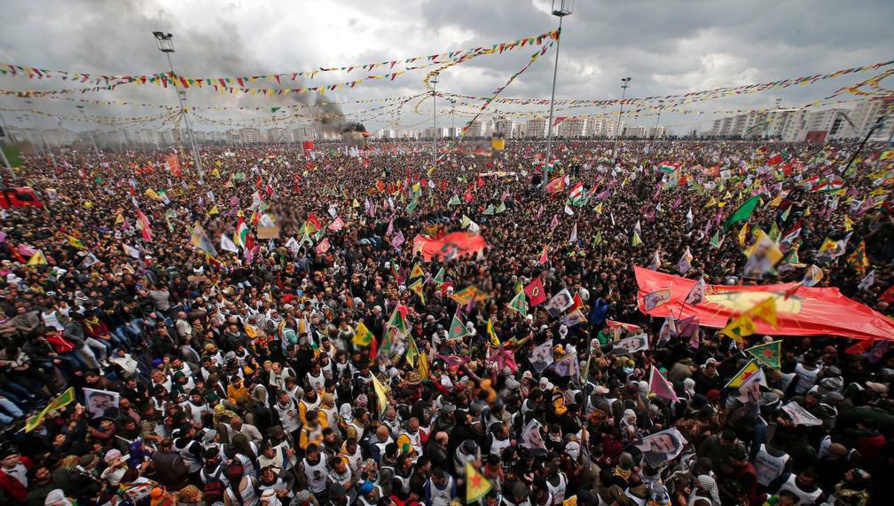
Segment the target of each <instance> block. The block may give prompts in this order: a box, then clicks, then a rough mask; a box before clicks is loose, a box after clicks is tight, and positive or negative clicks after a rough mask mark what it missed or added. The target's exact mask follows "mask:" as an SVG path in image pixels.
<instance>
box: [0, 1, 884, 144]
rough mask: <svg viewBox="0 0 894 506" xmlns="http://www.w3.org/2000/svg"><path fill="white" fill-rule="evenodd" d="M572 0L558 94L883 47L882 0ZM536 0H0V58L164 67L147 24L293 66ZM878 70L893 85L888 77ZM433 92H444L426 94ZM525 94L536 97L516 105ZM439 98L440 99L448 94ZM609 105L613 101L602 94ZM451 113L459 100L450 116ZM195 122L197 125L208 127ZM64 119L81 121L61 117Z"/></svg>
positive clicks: (483, 39) (469, 66)
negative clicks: (626, 81)
mask: <svg viewBox="0 0 894 506" xmlns="http://www.w3.org/2000/svg"><path fill="white" fill-rule="evenodd" d="M575 4H576V5H575V6H574V13H573V14H572V15H571V16H569V17H567V18H565V24H564V30H563V34H562V44H561V54H560V60H559V79H558V85H557V90H556V96H557V98H573V99H615V98H619V97H620V95H621V89H620V79H621V78H622V77H625V76H630V77H632V82H631V85H630V88H629V89H628V90H627V96H628V97H644V96H654V95H669V94H680V93H686V92H690V91H697V90H704V89H711V88H716V87H721V86H738V85H745V84H751V83H759V82H767V81H775V80H780V79H785V78H790V77H798V76H803V75H810V74H814V73H824V72H831V71H834V70H839V69H844V68H848V67H853V66H860V65H865V64H869V63H875V62H882V61H887V60H890V59H894V36H892V35H891V28H890V23H891V20H892V19H894V2H892V1H891V0H857V1H853V2H842V1H840V0H786V1H779V0H747V1H741V0H738V1H727V0H624V1H621V0H616V1H607V0H600V1H597V0H578V1H577V2H575ZM549 11H550V2H547V1H543V0H486V1H484V0H415V1H414V0H317V1H314V2H309V1H306V0H264V1H257V0H256V1H249V0H0V12H2V13H3V17H4V20H5V23H4V28H3V30H2V32H0V63H12V64H18V65H26V66H34V67H40V68H46V69H58V70H70V71H75V72H88V73H106V74H151V73H155V72H163V71H166V70H167V63H166V62H165V60H164V58H163V56H162V55H161V54H160V53H159V52H158V51H157V49H156V42H155V39H154V38H153V36H152V34H151V31H152V30H163V31H166V32H171V33H173V34H174V43H175V47H176V53H175V54H174V55H173V57H174V66H175V69H176V70H177V72H178V73H179V74H181V75H188V76H195V77H215V76H241V75H253V74H267V73H277V72H298V71H301V70H310V69H314V68H317V67H321V66H324V67H325V66H348V65H354V64H363V63H369V62H375V61H382V60H393V59H402V58H409V57H413V56H422V55H428V54H432V53H438V52H445V51H453V50H457V49H465V48H470V47H476V46H480V45H490V44H492V43H496V42H502V41H510V40H515V39H518V38H521V37H526V36H532V35H536V34H539V33H543V32H547V31H549V30H552V29H554V28H555V26H556V24H557V19H556V18H555V17H553V16H551V15H550V14H549ZM531 53H532V51H531V50H530V49H528V48H525V49H524V50H520V51H514V52H511V53H504V54H502V55H493V56H484V57H481V58H478V59H475V60H473V61H470V62H467V63H464V64H462V65H459V66H456V67H452V68H450V69H449V70H447V71H445V72H443V73H442V75H441V83H440V84H439V85H438V89H439V90H444V91H449V92H454V93H461V94H469V95H477V96H488V95H490V94H491V93H492V92H493V91H494V90H495V89H496V88H497V87H499V86H501V85H503V84H504V83H505V82H506V80H507V79H508V78H509V76H510V75H511V74H513V73H514V72H517V71H518V70H519V69H520V68H521V67H522V66H524V65H525V63H526V62H527V60H528V58H529V57H530V55H531ZM554 57H555V48H553V50H552V51H551V52H550V53H548V54H547V56H546V57H544V58H541V59H540V60H538V61H537V62H536V63H535V64H534V65H533V66H532V67H531V68H530V70H529V71H528V72H526V73H525V74H523V75H522V76H521V77H520V78H519V79H517V80H516V81H515V82H514V83H513V84H512V85H511V86H510V87H509V88H508V89H507V90H506V91H505V92H504V93H503V96H505V97H525V98H549V92H550V85H551V79H552V70H553V62H554V59H553V58H554ZM425 72H426V71H425V70H421V71H415V72H410V73H407V74H405V75H403V76H401V77H399V78H397V79H396V80H394V81H393V82H392V81H387V80H372V81H364V82H363V83H362V84H360V85H358V86H357V87H355V88H354V89H352V90H347V91H343V92H340V93H334V94H327V95H326V96H327V98H329V99H331V100H333V101H352V100H363V99H371V98H381V97H396V96H412V95H416V94H419V93H422V92H424V91H425V88H424V85H423V82H422V79H423V77H424V75H425ZM361 75H363V74H358V73H357V71H355V72H353V73H351V74H349V75H345V74H340V73H330V74H327V75H318V76H317V77H316V78H315V79H314V80H313V81H312V82H308V81H304V82H303V83H301V84H305V85H319V84H325V85H328V84H336V83H339V82H344V81H347V80H351V79H356V78H357V77H358V76H361ZM871 75H873V74H872V73H866V74H857V75H855V76H848V77H846V78H841V79H835V80H829V81H826V82H824V83H820V84H817V85H813V86H803V87H795V88H793V89H789V90H785V91H768V92H764V93H760V94H755V95H750V96H740V97H730V98H725V99H721V100H715V101H710V102H703V103H701V104H699V105H698V106H694V107H691V109H695V110H701V111H705V115H704V116H701V128H706V127H708V126H709V125H710V121H711V120H712V119H714V118H717V117H720V115H714V114H713V111H715V110H730V109H740V108H741V109H749V108H760V107H768V106H772V105H773V104H774V103H775V100H776V99H777V98H781V99H782V104H783V106H788V107H795V106H799V105H802V104H805V103H808V102H811V101H813V100H816V99H819V98H823V97H825V96H828V95H830V94H831V93H832V92H833V91H834V90H836V89H838V88H840V87H842V86H845V85H848V84H853V83H856V82H859V81H862V80H863V79H866V78H868V77H870V76H871ZM892 80H894V79H892ZM297 83H298V81H296V85H298V84H297ZM884 84H887V85H888V86H889V87H892V88H894V83H884ZM265 85H269V83H265ZM73 86H74V85H73V84H72V83H70V82H67V81H62V80H59V79H52V80H42V81H37V80H28V79H23V78H13V77H3V76H0V89H4V90H22V89H41V88H44V89H62V88H71V87H73ZM188 93H189V94H188V101H187V103H188V104H189V105H194V106H211V105H218V106H251V107H254V106H258V107H264V108H265V111H262V112H254V111H250V112H239V111H233V112H228V113H214V112H208V111H201V112H198V111H197V113H198V114H199V115H200V118H199V119H201V117H205V118H211V119H217V120H223V119H230V120H234V121H250V120H257V119H268V118H270V116H271V113H270V112H269V110H266V108H267V107H271V106H282V105H288V104H291V103H293V102H292V100H293V99H291V98H271V97H257V96H243V95H241V94H237V95H217V94H215V93H214V92H213V91H211V90H193V89H190V90H189V92H188ZM67 96H69V97H73V98H83V99H90V100H127V101H135V102H139V103H149V104H163V105H170V106H174V105H176V96H175V95H174V93H173V91H172V90H171V89H162V88H160V87H155V86H134V85H130V86H122V87H120V88H118V89H116V90H114V91H105V92H99V93H91V94H84V95H82V94H76V95H67ZM845 98H850V97H845ZM30 102H31V103H26V102H25V100H23V99H20V98H11V97H0V107H3V108H11V109H29V108H35V109H40V110H42V111H46V112H48V113H50V114H56V115H59V116H61V117H63V118H68V117H73V116H78V113H79V111H78V110H77V109H76V108H75V105H76V102H72V101H67V100H59V99H55V100H53V99H48V98H34V99H32V100H31V101H30ZM417 102H418V100H414V101H412V102H410V103H408V104H407V105H406V106H405V107H404V109H403V112H402V114H401V116H400V120H401V123H402V124H403V125H409V124H419V126H418V128H424V127H426V126H430V117H431V111H432V109H431V106H432V104H431V101H430V100H428V101H426V102H425V103H424V104H422V105H421V106H420V107H421V108H422V110H423V111H424V113H425V116H418V115H415V114H413V108H414V106H415V105H416V103H417ZM81 105H84V106H85V109H84V114H87V115H96V116H118V117H136V116H147V115H153V114H158V112H159V110H158V109H151V108H145V107H131V106H116V107H109V106H99V105H91V104H81ZM378 105H380V104H371V105H345V106H343V109H344V110H345V112H346V114H347V116H348V117H349V118H351V117H352V116H354V117H359V119H361V120H365V123H366V126H367V128H369V129H373V130H374V129H376V128H381V127H383V126H386V125H387V124H388V122H389V121H392V120H393V117H392V115H391V114H385V115H384V116H380V117H378V118H372V119H370V118H371V117H372V116H374V113H365V114H364V113H362V112H361V111H362V110H363V109H369V108H372V107H376V106H378ZM439 105H446V104H445V103H444V101H443V100H439ZM851 106H852V105H851ZM533 109H537V110H542V109H543V108H528V110H533ZM392 110H393V109H392V108H389V109H386V111H389V112H390V111H392ZM443 110H444V112H447V111H448V109H447V107H443ZM609 111H613V112H615V113H616V108H614V109H609ZM600 112H606V110H599V109H583V110H582V109H575V110H573V111H572V112H559V113H557V115H571V114H581V113H600ZM2 113H3V115H4V117H5V119H6V121H7V123H10V124H11V125H18V126H26V123H28V122H31V123H32V124H39V125H42V126H46V127H52V126H55V125H56V124H57V120H55V119H51V118H50V119H48V118H41V117H39V116H36V115H30V114H23V113H20V112H9V111H2ZM352 113H353V114H352ZM358 115H359V116H358ZM19 118H21V119H19ZM463 118H464V116H462V117H461V116H460V115H459V114H457V117H456V122H457V125H459V124H461V122H462V121H463ZM697 119H698V117H697V116H694V115H680V114H670V113H666V114H664V115H662V117H661V123H662V124H664V125H668V126H671V128H672V129H673V130H674V131H676V132H677V133H683V132H684V131H687V130H691V129H692V128H693V127H695V124H694V122H695V121H696V120H697ZM655 120H656V118H654V117H650V118H633V117H629V118H628V117H626V115H625V121H626V122H628V123H634V122H636V123H639V124H647V125H653V124H654V122H655ZM425 121H428V122H429V123H428V124H426V123H425ZM439 121H440V124H441V125H449V124H450V122H451V118H450V116H449V115H447V116H444V117H443V119H442V120H439ZM197 123H198V128H199V129H205V130H208V129H215V128H219V127H214V126H212V125H208V124H202V122H201V121H197ZM63 125H64V126H65V127H68V128H75V129H81V128H83V126H82V125H80V124H78V123H76V122H73V121H70V120H67V119H66V120H65V121H64V122H63ZM153 125H159V123H153Z"/></svg>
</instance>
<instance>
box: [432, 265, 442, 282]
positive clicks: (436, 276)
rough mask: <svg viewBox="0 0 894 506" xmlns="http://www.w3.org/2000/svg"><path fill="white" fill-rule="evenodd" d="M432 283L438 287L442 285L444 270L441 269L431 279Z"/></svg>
mask: <svg viewBox="0 0 894 506" xmlns="http://www.w3.org/2000/svg"><path fill="white" fill-rule="evenodd" d="M432 281H434V282H435V283H437V284H439V285H443V284H444V268H443V267H441V270H439V271H438V273H437V274H435V277H434V278H433V279H432Z"/></svg>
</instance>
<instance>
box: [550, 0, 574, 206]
mask: <svg viewBox="0 0 894 506" xmlns="http://www.w3.org/2000/svg"><path fill="white" fill-rule="evenodd" d="M557 4H558V5H557ZM573 10H574V0H553V9H552V14H553V16H556V17H557V18H559V31H558V32H557V35H556V62H555V64H554V65H553V89H552V93H551V94H550V97H549V122H548V123H547V124H546V160H544V164H543V190H544V191H546V185H547V183H549V164H550V162H551V161H552V156H553V113H554V111H555V108H556V75H557V74H558V73H559V48H560V47H561V45H562V20H564V19H565V16H569V15H571V12H572V11H573Z"/></svg>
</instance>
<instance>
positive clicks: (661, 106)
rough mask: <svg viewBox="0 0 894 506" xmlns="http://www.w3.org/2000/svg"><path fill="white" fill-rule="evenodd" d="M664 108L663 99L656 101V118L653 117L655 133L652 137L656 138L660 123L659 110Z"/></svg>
mask: <svg viewBox="0 0 894 506" xmlns="http://www.w3.org/2000/svg"><path fill="white" fill-rule="evenodd" d="M662 109H664V100H659V101H658V118H656V119H655V135H654V138H655V139H658V136H659V135H658V125H659V124H661V110H662Z"/></svg>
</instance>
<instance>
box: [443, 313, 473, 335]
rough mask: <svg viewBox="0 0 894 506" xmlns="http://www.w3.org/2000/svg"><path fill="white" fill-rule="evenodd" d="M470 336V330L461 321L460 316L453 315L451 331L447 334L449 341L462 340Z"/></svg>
mask: <svg viewBox="0 0 894 506" xmlns="http://www.w3.org/2000/svg"><path fill="white" fill-rule="evenodd" d="M468 335H470V334H469V330H468V329H466V326H465V325H464V324H463V321H462V320H460V319H459V316H456V315H453V321H451V322H450V331H449V332H447V339H462V338H464V337H466V336H468Z"/></svg>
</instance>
